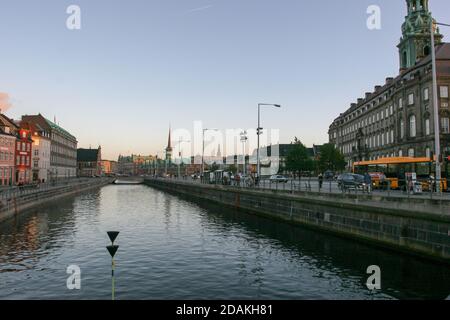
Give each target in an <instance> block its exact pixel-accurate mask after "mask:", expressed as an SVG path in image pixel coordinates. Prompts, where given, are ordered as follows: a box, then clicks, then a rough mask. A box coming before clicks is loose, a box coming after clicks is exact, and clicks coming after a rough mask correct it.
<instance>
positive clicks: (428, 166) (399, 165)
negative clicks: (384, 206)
mask: <svg viewBox="0 0 450 320" xmlns="http://www.w3.org/2000/svg"><path fill="white" fill-rule="evenodd" d="M409 172H415V173H416V176H417V180H418V181H419V182H420V183H421V184H422V189H423V190H424V191H429V190H430V188H431V186H430V181H431V180H430V177H434V172H435V161H433V160H431V159H430V158H427V157H423V158H411V157H393V158H380V159H377V160H371V161H360V162H355V163H354V164H353V173H358V174H365V173H369V174H370V175H371V177H372V181H373V187H374V188H386V187H387V184H388V183H390V186H391V189H394V190H396V189H402V190H405V189H406V173H409ZM447 177H448V164H447V163H446V164H445V165H444V167H443V170H442V180H441V190H442V191H447Z"/></svg>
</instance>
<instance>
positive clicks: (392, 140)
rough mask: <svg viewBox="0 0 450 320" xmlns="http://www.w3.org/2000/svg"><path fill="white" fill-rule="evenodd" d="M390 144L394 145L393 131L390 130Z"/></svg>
mask: <svg viewBox="0 0 450 320" xmlns="http://www.w3.org/2000/svg"><path fill="white" fill-rule="evenodd" d="M391 143H394V130H391Z"/></svg>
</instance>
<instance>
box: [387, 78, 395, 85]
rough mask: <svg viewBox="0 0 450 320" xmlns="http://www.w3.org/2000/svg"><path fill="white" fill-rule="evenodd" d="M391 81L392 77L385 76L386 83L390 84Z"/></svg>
mask: <svg viewBox="0 0 450 320" xmlns="http://www.w3.org/2000/svg"><path fill="white" fill-rule="evenodd" d="M392 81H394V78H391V77H389V78H386V84H391V83H392Z"/></svg>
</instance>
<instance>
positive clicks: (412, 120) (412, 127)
mask: <svg viewBox="0 0 450 320" xmlns="http://www.w3.org/2000/svg"><path fill="white" fill-rule="evenodd" d="M409 136H410V137H411V138H414V137H415V136H416V116H415V115H412V116H411V117H409Z"/></svg>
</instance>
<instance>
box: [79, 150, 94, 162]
mask: <svg viewBox="0 0 450 320" xmlns="http://www.w3.org/2000/svg"><path fill="white" fill-rule="evenodd" d="M97 160H98V149H78V150H77V162H95V161H97Z"/></svg>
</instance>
